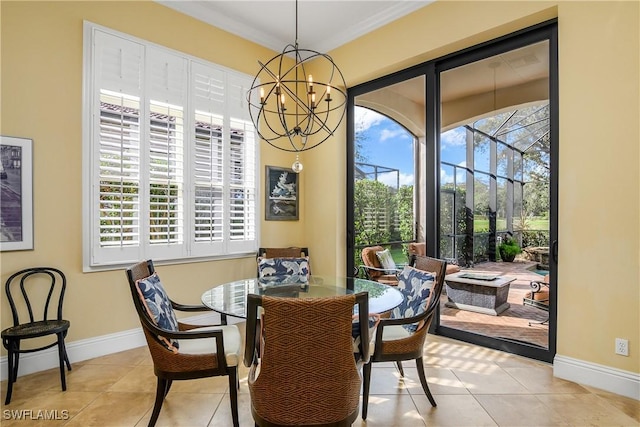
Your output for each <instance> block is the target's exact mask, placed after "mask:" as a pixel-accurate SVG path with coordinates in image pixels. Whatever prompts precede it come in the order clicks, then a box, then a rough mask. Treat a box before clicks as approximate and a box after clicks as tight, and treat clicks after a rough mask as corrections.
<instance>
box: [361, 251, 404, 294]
mask: <svg viewBox="0 0 640 427" xmlns="http://www.w3.org/2000/svg"><path fill="white" fill-rule="evenodd" d="M361 257H362V263H363V264H362V265H361V266H360V270H361V271H363V272H364V275H365V277H366V278H367V279H369V280H373V281H376V282H380V283H384V284H386V285H391V286H396V285H397V284H398V274H399V273H400V272H401V271H402V270H401V269H399V268H398V266H397V265H396V264H395V261H393V258H391V254H390V253H389V251H388V250H386V251H385V249H384V248H383V247H382V246H369V247H366V248H363V249H362V253H361ZM381 258H382V259H383V260H385V261H386V263H387V265H386V266H384V265H382V262H381Z"/></svg>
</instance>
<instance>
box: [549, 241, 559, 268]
mask: <svg viewBox="0 0 640 427" xmlns="http://www.w3.org/2000/svg"><path fill="white" fill-rule="evenodd" d="M551 256H552V257H553V262H555V263H556V264H557V263H558V241H557V240H554V241H553V243H551Z"/></svg>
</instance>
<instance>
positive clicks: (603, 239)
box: [306, 1, 640, 373]
mask: <svg viewBox="0 0 640 427" xmlns="http://www.w3.org/2000/svg"><path fill="white" fill-rule="evenodd" d="M556 17H557V18H558V32H559V35H558V39H559V57H560V58H559V62H560V64H559V68H560V69H559V73H560V82H559V84H560V105H559V112H560V141H559V144H560V154H559V158H560V176H559V187H560V188H559V195H560V202H559V210H560V212H559V266H558V329H557V331H558V339H557V352H558V354H559V355H563V356H568V357H572V358H576V359H579V360H584V361H588V362H591V363H596V364H601V365H606V366H610V367H615V368H618V369H623V370H627V371H630V372H635V373H638V372H640V284H639V281H640V233H639V232H640V228H639V225H640V210H639V198H640V186H639V175H638V169H639V166H640V165H639V163H640V157H639V156H640V151H639V149H638V146H639V142H640V141H639V139H640V134H639V130H640V119H639V117H640V108H639V103H640V94H639V86H638V84H639V81H638V80H639V79H638V76H639V75H640V67H639V60H640V56H639V55H640V42H639V37H640V27H639V22H640V19H639V18H640V11H639V3H638V2H591V1H587V2H579V1H575V2H524V1H516V2H503V1H499V2H486V1H468V2H461V1H451V2H448V1H438V2H436V3H434V4H432V5H429V6H427V7H425V8H423V9H421V10H419V11H417V12H415V13H413V14H411V15H409V16H407V17H405V18H402V19H400V20H398V21H396V22H393V23H391V24H389V25H387V26H385V27H383V28H382V29H380V30H378V31H374V32H372V33H370V34H367V35H365V36H363V37H361V38H359V39H358V40H355V41H353V42H351V43H349V44H347V45H345V46H343V47H341V48H338V49H336V50H335V51H333V52H331V55H332V57H333V58H334V60H335V61H336V63H337V64H338V65H339V66H340V68H341V70H342V72H343V73H344V74H345V79H346V80H347V85H348V86H353V85H355V84H358V83H362V82H365V81H368V80H370V79H372V78H375V77H379V76H382V75H385V74H388V73H389V72H393V71H397V70H400V69H403V68H406V67H407V66H410V65H415V64H418V63H421V62H423V61H425V60H428V59H433V58H437V57H440V56H442V55H444V54H447V53H451V52H455V51H457V50H459V49H461V48H464V47H469V46H473V45H475V44H477V43H481V42H484V41H487V40H490V39H492V38H495V37H498V36H501V35H505V34H508V33H510V32H513V31H515V30H518V29H521V28H525V27H527V26H530V25H533V24H536V23H540V22H544V21H545V20H548V19H551V18H556ZM372 53H373V54H372ZM345 139H346V134H343V135H342V136H341V137H340V139H339V141H338V143H337V144H333V146H329V147H326V151H327V152H329V151H331V152H330V153H328V154H327V155H325V153H324V152H322V153H321V155H317V154H318V153H314V155H313V156H309V157H310V158H311V159H313V165H310V167H309V169H310V170H311V169H312V168H314V167H316V168H317V169H318V171H317V172H318V173H319V171H321V170H323V169H324V168H327V167H328V166H326V165H328V164H334V165H337V167H336V169H337V176H335V177H333V176H328V177H327V176H326V175H325V176H324V181H323V182H324V183H325V185H324V187H325V188H328V189H336V193H335V194H334V193H333V192H330V193H329V194H330V196H331V201H334V202H335V207H331V206H329V199H328V198H327V197H326V196H323V198H322V200H319V199H316V198H313V199H311V198H308V199H307V201H306V204H307V225H308V226H311V224H316V222H318V223H322V224H326V225H327V226H331V225H333V223H334V220H335V224H337V225H338V226H337V228H335V230H336V239H335V242H334V241H329V242H326V244H323V243H321V242H318V241H317V240H316V239H315V238H314V239H313V242H314V243H315V242H318V243H317V245H318V247H316V252H317V251H318V249H320V251H321V252H322V253H325V251H327V252H328V251H331V250H333V248H334V245H335V247H338V249H339V250H338V252H341V250H342V248H343V246H344V245H343V243H342V242H344V239H345V235H344V231H343V230H344V229H345V223H344V215H342V212H343V209H344V199H345V197H346V196H345V194H346V193H345V190H344V188H345V185H344V181H343V179H344V177H343V176H342V172H341V169H344V168H342V165H343V164H344V159H345V154H344V149H343V148H342V145H343V144H344V141H345ZM323 148H325V147H323ZM336 159H337V161H336ZM316 161H317V164H316ZM327 162H330V163H327ZM314 172H316V171H315V170H314ZM312 179H314V178H312V177H310V176H307V180H308V182H311V181H312ZM318 180H319V178H318ZM311 187H312V188H319V187H316V183H315V182H314V185H312V186H311ZM325 194H326V193H323V195H325ZM323 207H324V208H325V209H326V212H328V213H332V212H333V211H337V212H338V215H337V217H336V218H335V219H334V218H332V217H330V218H325V217H323V216H322V215H319V214H317V213H318V212H320V211H321V209H322V208H323ZM314 215H315V216H314ZM323 226H324V225H323ZM337 259H338V260H340V259H344V256H342V255H340V256H338V257H337ZM616 337H623V338H627V339H629V348H630V356H629V357H623V356H619V355H615V354H614V341H615V338H616Z"/></svg>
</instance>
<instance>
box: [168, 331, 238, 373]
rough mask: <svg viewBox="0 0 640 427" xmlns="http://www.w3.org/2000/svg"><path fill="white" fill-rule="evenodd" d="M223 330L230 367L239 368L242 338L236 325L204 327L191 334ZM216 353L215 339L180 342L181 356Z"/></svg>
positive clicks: (226, 357)
mask: <svg viewBox="0 0 640 427" xmlns="http://www.w3.org/2000/svg"><path fill="white" fill-rule="evenodd" d="M213 330H222V336H223V340H224V353H225V354H224V355H225V359H226V361H227V365H228V366H238V365H239V363H240V358H241V357H242V356H241V354H240V348H241V344H242V338H241V336H240V331H239V330H238V327H237V326H236V325H223V326H203V327H201V328H195V329H190V330H189V332H202V331H213ZM215 352H216V339H215V338H198V339H192V340H180V354H210V353H215Z"/></svg>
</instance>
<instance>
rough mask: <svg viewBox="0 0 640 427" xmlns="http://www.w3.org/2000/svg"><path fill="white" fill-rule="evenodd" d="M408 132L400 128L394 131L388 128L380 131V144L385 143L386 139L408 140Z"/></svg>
mask: <svg viewBox="0 0 640 427" xmlns="http://www.w3.org/2000/svg"><path fill="white" fill-rule="evenodd" d="M408 136H409V135H408V132H407V131H406V130H404V129H402V128H396V129H389V128H385V129H382V132H380V142H382V141H385V140H387V139H391V138H397V137H402V138H408Z"/></svg>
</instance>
